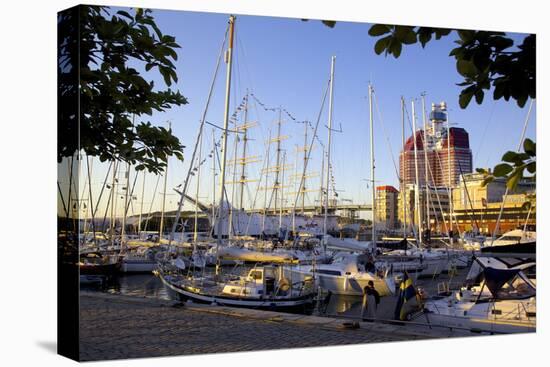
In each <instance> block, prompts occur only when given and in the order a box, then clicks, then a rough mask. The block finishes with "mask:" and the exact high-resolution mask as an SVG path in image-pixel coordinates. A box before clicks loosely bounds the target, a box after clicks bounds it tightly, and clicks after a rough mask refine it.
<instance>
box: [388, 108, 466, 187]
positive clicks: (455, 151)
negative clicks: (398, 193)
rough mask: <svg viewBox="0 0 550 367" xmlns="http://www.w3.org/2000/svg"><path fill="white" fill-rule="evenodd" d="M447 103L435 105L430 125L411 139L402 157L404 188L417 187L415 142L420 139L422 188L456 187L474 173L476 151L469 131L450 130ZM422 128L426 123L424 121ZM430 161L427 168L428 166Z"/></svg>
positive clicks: (419, 182) (400, 166)
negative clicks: (409, 185)
mask: <svg viewBox="0 0 550 367" xmlns="http://www.w3.org/2000/svg"><path fill="white" fill-rule="evenodd" d="M447 118H448V117H447V106H446V104H445V102H441V103H439V104H432V110H431V112H430V115H429V121H427V122H426V126H424V127H423V128H422V129H419V130H417V131H416V133H415V134H414V137H413V136H411V137H409V138H408V139H407V141H406V143H405V146H404V147H403V150H402V151H401V154H400V155H399V168H400V175H401V177H402V179H403V184H404V185H407V184H415V183H417V182H416V172H415V157H414V139H416V150H417V154H416V155H417V165H418V184H419V185H420V186H421V187H422V186H424V187H425V186H426V182H427V183H428V185H429V186H430V187H453V186H456V185H457V184H458V183H459V182H460V177H461V175H462V174H466V173H471V172H472V151H471V150H470V141H469V136H468V133H467V132H466V130H464V129H463V128H459V127H448V124H447ZM420 121H421V122H420V125H421V124H422V119H420ZM426 161H427V164H426Z"/></svg>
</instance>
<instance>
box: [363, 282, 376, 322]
mask: <svg viewBox="0 0 550 367" xmlns="http://www.w3.org/2000/svg"><path fill="white" fill-rule="evenodd" d="M379 303H380V294H379V293H378V291H377V290H376V289H375V288H374V282H373V281H372V280H369V282H368V285H367V286H366V287H365V288H364V289H363V307H362V311H361V317H362V318H363V319H367V321H374V320H375V319H376V309H377V308H378V304H379Z"/></svg>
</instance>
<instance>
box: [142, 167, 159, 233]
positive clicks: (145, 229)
mask: <svg viewBox="0 0 550 367" xmlns="http://www.w3.org/2000/svg"><path fill="white" fill-rule="evenodd" d="M161 177H162V176H161V175H157V183H156V184H155V189H154V190H153V197H152V198H151V203H150V204H149V211H148V212H147V214H148V215H147V219H145V225H144V226H143V232H147V225H148V224H149V219H150V218H151V210H153V204H154V203H155V196H156V195H157V190H158V186H159V182H160V178H161ZM142 200H143V199H142Z"/></svg>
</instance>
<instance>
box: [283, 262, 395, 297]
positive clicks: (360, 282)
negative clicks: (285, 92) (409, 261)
mask: <svg viewBox="0 0 550 367" xmlns="http://www.w3.org/2000/svg"><path fill="white" fill-rule="evenodd" d="M289 271H291V272H292V276H291V277H292V279H293V280H294V279H300V280H304V279H305V277H308V276H311V274H312V273H311V272H310V271H305V270H304V271H301V270H297V269H293V270H289ZM315 281H316V285H317V286H319V287H321V288H322V289H323V290H326V291H330V292H332V293H334V294H338V295H346V296H362V295H363V290H364V289H365V287H366V286H367V285H368V283H369V281H372V282H373V283H374V288H375V289H376V290H377V291H378V293H379V294H380V296H381V297H385V296H390V295H392V294H393V293H394V291H395V284H394V283H393V280H392V279H390V278H378V277H374V276H354V275H349V276H343V275H330V274H321V273H315Z"/></svg>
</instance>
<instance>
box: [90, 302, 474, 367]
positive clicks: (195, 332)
mask: <svg viewBox="0 0 550 367" xmlns="http://www.w3.org/2000/svg"><path fill="white" fill-rule="evenodd" d="M350 325H351V327H350ZM463 335H464V334H458V333H457V331H452V330H447V329H434V328H432V329H430V328H427V327H422V326H418V325H413V326H411V327H409V326H408V325H406V326H405V325H399V324H396V325H392V324H386V323H379V322H362V321H358V320H351V319H350V320H347V319H342V318H328V317H319V316H308V315H296V314H287V313H279V312H271V311H260V310H251V309H241V308H238V309H237V308H230V307H222V306H212V305H198V304H194V303H179V302H175V301H166V300H160V299H156V298H147V297H136V296H127V295H120V294H107V293H99V292H81V295H80V360H81V361H95V360H114V359H127V358H145V357H158V356H176V355H193V354H205V353H230V352H244V351H254V350H269V349H285V348H306V347H322V346H332V345H348V344H362V343H380V342H395V341H411V340H422V339H432V338H442V337H452V336H463ZM470 335H471V334H470Z"/></svg>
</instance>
